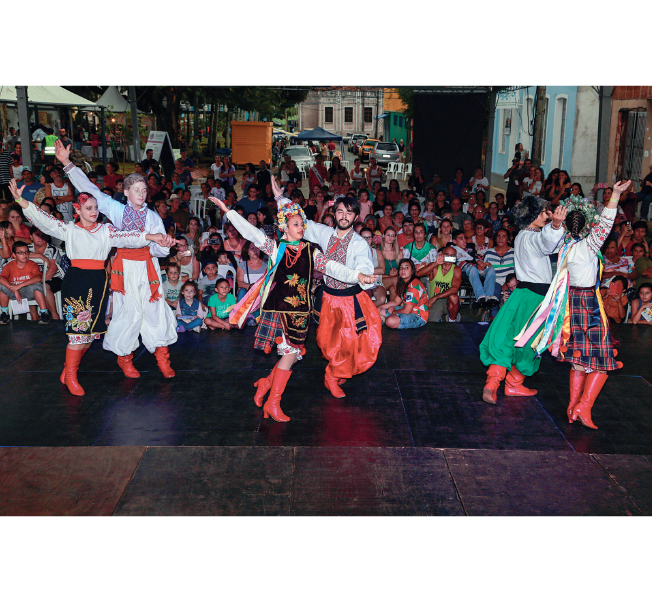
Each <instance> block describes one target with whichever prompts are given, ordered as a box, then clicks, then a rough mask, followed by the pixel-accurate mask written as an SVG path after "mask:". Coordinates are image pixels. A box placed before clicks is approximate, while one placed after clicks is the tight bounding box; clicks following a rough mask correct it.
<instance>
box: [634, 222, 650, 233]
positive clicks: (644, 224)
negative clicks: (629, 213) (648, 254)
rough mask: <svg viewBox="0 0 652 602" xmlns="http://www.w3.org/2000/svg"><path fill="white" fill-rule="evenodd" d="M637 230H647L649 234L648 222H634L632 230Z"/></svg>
mask: <svg viewBox="0 0 652 602" xmlns="http://www.w3.org/2000/svg"><path fill="white" fill-rule="evenodd" d="M637 228H645V232H647V222H646V221H644V220H639V221H637V222H634V223H633V224H632V230H636V229H637Z"/></svg>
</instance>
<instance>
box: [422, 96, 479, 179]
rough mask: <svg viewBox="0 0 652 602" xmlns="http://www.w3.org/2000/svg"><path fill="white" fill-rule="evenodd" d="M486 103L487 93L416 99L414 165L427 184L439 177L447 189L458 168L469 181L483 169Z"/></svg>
mask: <svg viewBox="0 0 652 602" xmlns="http://www.w3.org/2000/svg"><path fill="white" fill-rule="evenodd" d="M486 101H487V93H484V92H482V93H479V92H478V93H474V94H434V93H420V94H419V93H417V94H415V95H414V130H413V137H414V138H413V139H414V148H413V155H414V159H413V164H414V165H418V166H419V167H420V168H421V173H423V175H424V179H425V180H426V182H428V183H430V182H432V176H433V174H435V173H439V175H440V176H441V181H442V183H444V184H446V185H447V186H448V183H449V182H450V181H451V180H452V179H453V177H454V176H455V169H457V168H458V167H461V168H462V169H463V170H464V178H465V179H466V180H468V179H469V178H471V177H472V176H473V175H474V173H475V170H476V169H477V168H478V167H480V166H481V165H482V142H483V136H484V129H485V103H486ZM413 170H414V168H413ZM435 170H437V171H435Z"/></svg>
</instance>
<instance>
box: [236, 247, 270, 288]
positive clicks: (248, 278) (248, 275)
mask: <svg viewBox="0 0 652 602" xmlns="http://www.w3.org/2000/svg"><path fill="white" fill-rule="evenodd" d="M242 258H243V260H242V261H241V262H240V263H238V270H237V273H236V277H237V281H238V301H240V300H241V299H242V298H243V297H244V296H245V295H246V294H247V291H248V290H249V289H250V288H251V287H252V286H253V285H254V284H256V282H258V281H259V280H260V279H261V278H262V277H263V276H264V275H265V272H266V271H267V261H266V259H267V256H266V255H265V254H264V253H262V252H261V251H260V249H259V248H258V247H257V246H256V245H255V244H254V243H252V242H251V241H248V240H247V241H246V242H245V243H244V245H243V246H242Z"/></svg>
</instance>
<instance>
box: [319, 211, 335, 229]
mask: <svg viewBox="0 0 652 602" xmlns="http://www.w3.org/2000/svg"><path fill="white" fill-rule="evenodd" d="M321 223H322V224H324V225H325V226H328V227H329V228H334V227H335V216H334V215H333V214H332V213H324V215H322V218H321Z"/></svg>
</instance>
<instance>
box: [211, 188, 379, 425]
mask: <svg viewBox="0 0 652 602" xmlns="http://www.w3.org/2000/svg"><path fill="white" fill-rule="evenodd" d="M272 188H273V189H274V195H275V199H276V202H277V204H278V227H279V230H281V232H283V238H282V239H281V241H280V244H277V243H276V242H274V241H273V240H272V239H271V238H269V237H267V236H266V235H265V233H264V232H263V231H262V230H259V229H258V228H256V227H255V226H253V225H252V224H250V223H249V222H248V221H247V220H246V219H244V218H243V217H242V216H241V215H240V214H239V213H237V212H236V211H233V210H231V211H229V209H228V207H227V206H226V205H225V204H224V203H223V202H222V201H221V200H219V199H216V198H215V197H209V199H210V200H211V201H212V202H213V203H215V205H217V207H218V208H219V209H220V210H221V211H223V212H224V213H225V214H226V216H227V218H228V219H229V221H230V222H231V224H233V226H234V227H235V228H237V230H238V231H239V232H240V233H241V234H242V235H243V236H244V237H245V238H246V239H248V240H250V241H251V242H253V243H254V244H255V245H256V246H257V247H258V248H259V249H260V250H261V251H262V252H263V253H266V254H267V255H268V256H269V268H268V270H267V273H266V275H265V276H264V277H263V278H261V279H260V280H258V282H256V283H255V284H254V285H252V287H251V289H250V290H249V291H248V292H247V294H246V295H245V297H244V298H243V299H242V302H241V304H240V306H239V307H238V308H236V310H234V313H232V314H231V320H230V321H231V323H234V322H237V323H239V324H242V323H244V320H245V319H246V317H247V314H248V313H249V311H252V310H254V309H255V304H256V302H257V300H258V298H259V297H262V300H261V302H260V307H261V318H260V323H259V324H258V329H257V330H256V342H255V344H254V348H255V349H262V350H263V351H265V353H269V352H270V351H271V347H272V345H273V344H274V343H276V346H277V351H278V354H279V355H280V356H281V359H279V361H278V362H277V363H276V365H275V366H274V369H273V370H272V372H271V373H270V375H269V376H268V377H267V378H261V379H259V380H258V381H256V383H255V385H254V386H255V387H256V388H257V392H256V395H255V397H254V402H255V404H256V405H257V406H258V407H260V406H262V405H263V399H264V397H265V394H266V393H267V392H268V391H270V390H271V393H270V394H269V398H268V399H267V401H266V402H265V405H264V406H263V412H264V414H263V415H264V417H265V418H268V417H269V416H271V417H272V418H273V419H274V420H276V421H277V422H288V421H289V420H290V418H289V417H288V416H286V415H285V414H284V413H283V410H281V405H280V402H281V395H282V394H283V392H284V391H285V387H286V385H287V383H288V380H289V379H290V375H291V368H292V365H293V364H294V363H295V362H296V361H298V360H300V359H301V358H302V356H303V355H304V354H305V352H306V351H305V348H304V343H305V340H306V336H307V334H308V325H309V323H310V311H311V309H312V303H311V300H310V291H311V290H312V273H313V269H316V270H319V271H320V272H324V273H325V274H328V275H329V276H331V277H333V278H338V279H340V280H345V281H359V282H361V283H362V284H372V283H373V282H374V281H375V279H376V277H375V276H374V275H373V268H372V269H371V270H369V275H365V274H363V273H361V272H360V271H359V270H354V269H350V268H348V267H346V266H344V265H341V264H339V263H337V262H336V261H329V260H328V259H327V258H326V257H325V256H324V254H323V253H322V252H321V251H319V250H316V249H315V250H314V251H313V250H311V247H310V245H309V244H308V243H307V242H305V241H303V240H302V238H303V235H304V232H305V227H306V224H307V222H308V220H307V218H306V216H305V214H304V212H303V209H301V207H300V206H299V205H297V204H296V203H294V202H293V201H290V200H289V199H287V198H285V197H283V195H282V193H281V191H280V189H279V188H278V185H277V184H276V181H275V180H272ZM365 244H366V243H365Z"/></svg>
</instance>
